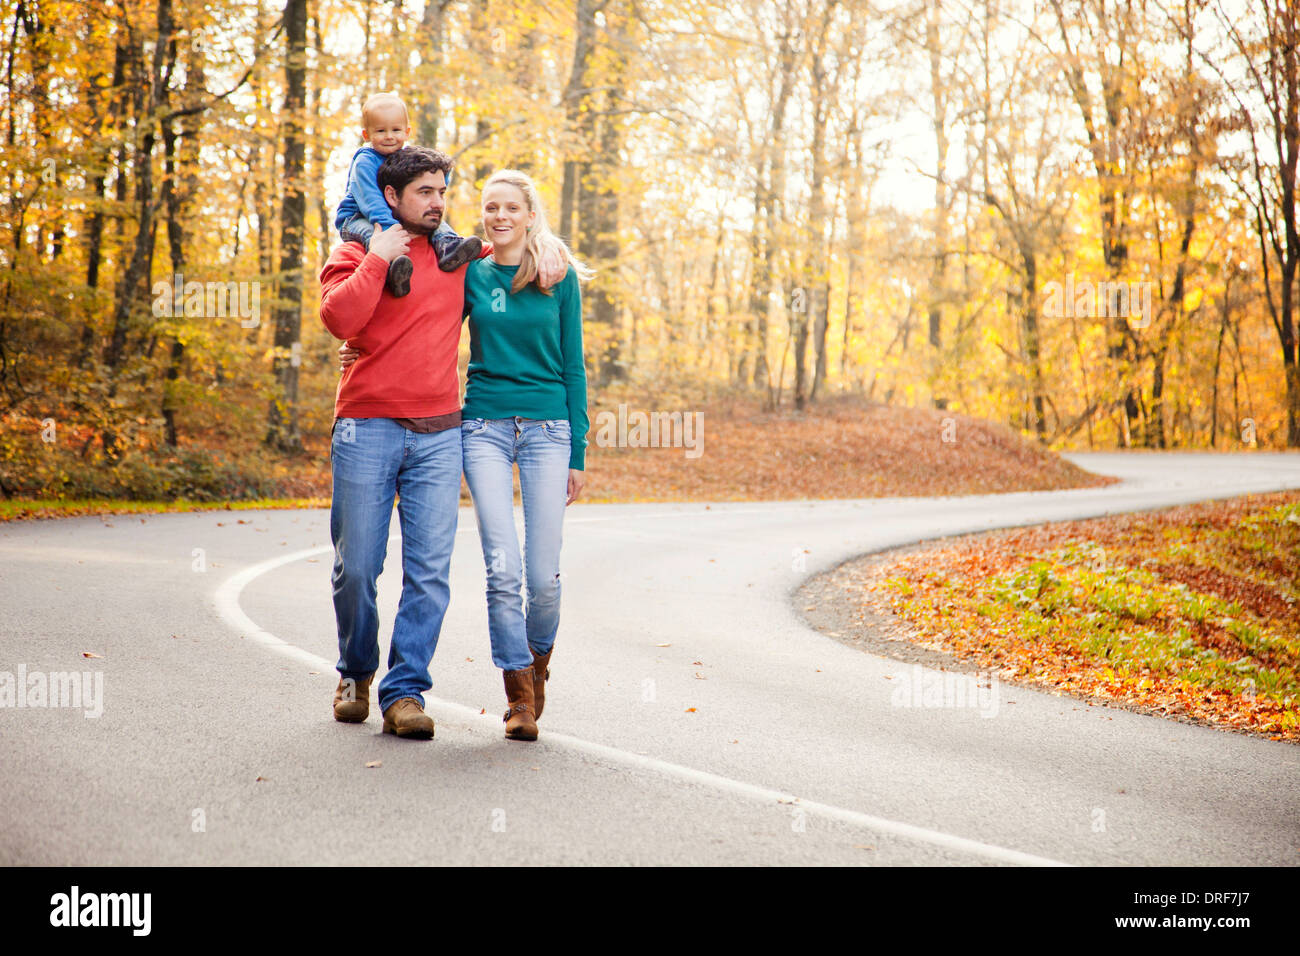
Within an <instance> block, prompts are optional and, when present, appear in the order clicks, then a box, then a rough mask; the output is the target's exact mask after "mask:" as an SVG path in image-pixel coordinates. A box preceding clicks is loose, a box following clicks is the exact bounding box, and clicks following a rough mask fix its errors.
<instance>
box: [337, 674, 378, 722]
mask: <svg viewBox="0 0 1300 956" xmlns="http://www.w3.org/2000/svg"><path fill="white" fill-rule="evenodd" d="M374 679H375V675H374V674H371V675H370V676H369V677H363V678H361V679H360V680H353V679H352V678H351V677H340V678H339V686H338V687H336V688H334V719H335V720H341V721H343V723H345V724H359V723H361V722H362V721H363V720H365V719H366V718H367V717H369V716H370V682H371V681H372V680H374Z"/></svg>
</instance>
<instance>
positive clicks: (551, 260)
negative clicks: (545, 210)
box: [537, 236, 569, 289]
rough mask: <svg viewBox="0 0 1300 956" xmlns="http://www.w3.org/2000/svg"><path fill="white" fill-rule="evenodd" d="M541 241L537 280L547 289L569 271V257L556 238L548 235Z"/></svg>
mask: <svg viewBox="0 0 1300 956" xmlns="http://www.w3.org/2000/svg"><path fill="white" fill-rule="evenodd" d="M543 241H544V243H545V244H544V245H543V246H542V256H541V258H540V259H538V260H537V282H538V284H539V285H540V286H541V287H542V288H543V289H549V288H550V287H551V286H553V285H555V284H556V283H557V282H559V281H560V280H561V279H563V278H564V276H565V274H566V273H567V272H568V271H569V257H568V256H566V255H565V254H564V247H563V246H561V245H560V241H559V240H558V239H554V238H551V237H549V236H548V237H547V239H546V240H543Z"/></svg>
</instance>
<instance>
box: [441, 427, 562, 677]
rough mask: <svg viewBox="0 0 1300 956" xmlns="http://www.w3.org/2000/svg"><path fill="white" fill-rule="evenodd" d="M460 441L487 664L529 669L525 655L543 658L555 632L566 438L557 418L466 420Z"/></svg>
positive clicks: (557, 618)
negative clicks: (482, 579) (519, 511)
mask: <svg viewBox="0 0 1300 956" xmlns="http://www.w3.org/2000/svg"><path fill="white" fill-rule="evenodd" d="M460 437H461V452H462V456H463V458H464V467H465V483H466V484H467V485H469V493H470V495H471V496H473V498H474V516H475V518H476V520H477V521H478V534H479V539H480V540H481V541H482V543H483V563H484V564H485V565H486V567H487V607H488V634H489V636H490V637H491V640H492V663H494V664H496V666H497V667H499V668H501V669H502V670H506V671H516V670H523V669H524V668H526V667H531V666H532V664H533V657H532V654H531V653H529V651H530V649H531V650H533V651H536V652H537V653H538V654H545V653H546V652H547V651H549V650H550V649H551V647H552V645H554V644H555V633H556V631H557V630H558V629H559V626H560V533H561V530H562V528H563V525H564V508H565V499H566V498H567V497H568V487H569V450H570V443H571V440H572V433H571V431H570V428H569V423H568V421H567V420H564V419H553V420H537V419H529V418H503V419H493V420H485V419H482V418H471V419H467V420H465V421H463V422H462V423H461V426H460ZM512 465H518V466H519V492H520V498H521V500H522V502H523V508H524V554H523V557H522V560H521V557H520V553H519V536H518V534H517V533H516V532H515V508H514V480H513V472H512V468H511V466H512ZM525 579H526V582H527V593H526V595H525V593H524V590H523V585H524V583H525ZM525 597H526V604H525Z"/></svg>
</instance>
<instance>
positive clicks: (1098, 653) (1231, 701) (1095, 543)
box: [801, 492, 1300, 742]
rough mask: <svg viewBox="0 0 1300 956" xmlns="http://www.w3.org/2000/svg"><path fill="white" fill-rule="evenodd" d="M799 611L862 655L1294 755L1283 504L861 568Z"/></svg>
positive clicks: (833, 579) (1055, 534)
mask: <svg viewBox="0 0 1300 956" xmlns="http://www.w3.org/2000/svg"><path fill="white" fill-rule="evenodd" d="M810 588H812V586H811V585H810ZM814 594H815V596H813V595H814ZM809 601H815V602H816V605H825V604H826V603H828V602H831V601H833V602H836V603H838V608H837V617H836V618H835V619H834V620H833V621H832V620H831V619H828V618H826V617H824V616H822V617H821V618H820V620H819V618H818V616H817V615H814V616H813V617H812V618H811V619H812V621H813V623H814V624H818V623H821V624H823V625H825V626H823V628H822V629H823V630H827V631H828V633H830V634H832V635H833V636H835V637H838V638H840V639H842V640H848V641H849V642H853V643H859V644H863V645H864V646H865V647H866V648H867V649H869V650H872V651H873V652H878V653H884V654H888V655H889V656H895V657H900V658H902V659H905V660H919V661H921V662H924V663H934V661H935V660H936V658H935V655H936V654H938V655H941V658H942V659H946V660H949V661H951V659H952V658H956V659H957V660H958V661H960V662H962V663H963V664H965V665H966V666H970V667H974V668H978V669H980V670H984V671H987V672H989V673H992V674H995V675H996V676H997V677H998V678H999V679H1000V680H1008V681H1016V682H1021V683H1027V684H1031V685H1035V686H1038V687H1040V688H1044V689H1049V690H1052V691H1054V692H1057V693H1062V694H1070V695H1074V696H1077V697H1081V698H1086V699H1088V700H1090V701H1104V702H1107V703H1114V704H1118V705H1120V706H1124V707H1128V708H1130V709H1134V710H1139V711H1142V712H1145V713H1150V714H1154V715H1158V716H1164V717H1171V718H1175V719H1180V720H1189V721H1193V722H1197V723H1204V724H1209V725H1212V726H1215V727H1218V728H1221V729H1224V730H1234V731H1241V732H1246V733H1251V734H1257V735H1261V736H1264V737H1267V738H1269V739H1271V740H1286V741H1291V742H1300V677H1298V668H1300V493H1297V492H1283V493H1278V494H1271V495H1250V496H1246V497H1244V498H1238V499H1232V500H1229V501H1217V502H1205V503H1201V504H1196V505H1189V506H1185V507H1179V508H1172V509H1169V510H1166V511H1160V512H1148V513H1141V514H1131V515H1120V516H1116V517H1109V518H1098V519H1093V520H1089V521H1072V522H1063V523H1059V524H1051V525H1043V526H1040V527H1036V528H1029V529H1017V530H1010V531H1002V532H993V533H988V534H981V535H968V536H964V537H960V538H953V539H950V540H947V541H944V542H943V543H941V544H936V545H933V546H926V547H919V548H914V549H909V550H908V551H906V552H899V553H895V554H891V555H883V556H881V555H876V556H868V557H866V558H862V559H859V560H856V561H851V562H848V563H846V564H844V565H842V566H840V567H839V568H837V569H835V570H834V571H833V572H831V573H829V574H828V575H825V576H823V577H822V578H821V579H820V581H819V582H818V583H817V585H816V588H815V590H813V589H806V590H805V592H803V599H802V601H801V603H803V604H806V605H807V606H805V608H804V610H805V611H806V612H807V611H818V607H817V606H816V605H811V604H808V602H809ZM819 613H820V612H819ZM830 628H835V629H834V630H831V629H830ZM855 629H858V630H859V631H867V630H873V629H874V631H875V632H876V633H878V634H879V633H883V634H885V635H887V637H885V638H884V640H880V639H878V638H877V639H876V640H875V641H874V642H873V641H864V640H862V639H861V636H860V635H859V636H857V637H855V635H854V633H853V632H854V630H855ZM891 644H892V646H891ZM903 646H906V648H907V652H906V653H895V650H896V649H898V648H900V647H903ZM918 655H920V656H918ZM949 655H950V656H949Z"/></svg>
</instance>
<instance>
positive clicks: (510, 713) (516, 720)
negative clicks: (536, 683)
mask: <svg viewBox="0 0 1300 956" xmlns="http://www.w3.org/2000/svg"><path fill="white" fill-rule="evenodd" d="M501 673H502V675H503V676H504V677H505V681H506V702H507V704H508V709H507V710H506V715H505V717H504V718H503V719H504V720H505V722H506V736H507V737H509V738H510V739H511V740H536V739H537V721H536V719H535V718H534V717H533V669H532V668H531V667H525V668H524V669H523V670H520V671H502V672H501Z"/></svg>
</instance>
